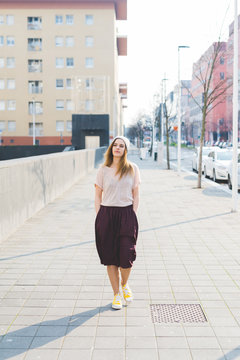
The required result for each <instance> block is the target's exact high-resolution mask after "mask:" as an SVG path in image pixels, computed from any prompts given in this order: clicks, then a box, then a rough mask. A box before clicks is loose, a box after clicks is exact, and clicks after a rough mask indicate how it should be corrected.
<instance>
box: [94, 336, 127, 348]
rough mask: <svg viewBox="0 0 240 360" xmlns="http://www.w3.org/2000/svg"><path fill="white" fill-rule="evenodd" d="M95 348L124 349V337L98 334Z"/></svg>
mask: <svg viewBox="0 0 240 360" xmlns="http://www.w3.org/2000/svg"><path fill="white" fill-rule="evenodd" d="M94 348H95V349H124V348H125V337H123V336H122V337H121V336H118V337H116V336H112V337H110V336H102V337H101V336H98V337H96V340H95V344H94Z"/></svg>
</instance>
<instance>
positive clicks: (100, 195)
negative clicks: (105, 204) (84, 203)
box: [95, 185, 103, 214]
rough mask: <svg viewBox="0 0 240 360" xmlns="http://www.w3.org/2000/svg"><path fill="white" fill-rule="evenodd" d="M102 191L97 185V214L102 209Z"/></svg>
mask: <svg viewBox="0 0 240 360" xmlns="http://www.w3.org/2000/svg"><path fill="white" fill-rule="evenodd" d="M102 192H103V191H102V189H101V188H100V187H99V186H97V185H95V210H96V214H97V213H98V212H99V209H100V205H101V202H102Z"/></svg>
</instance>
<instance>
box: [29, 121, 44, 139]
mask: <svg viewBox="0 0 240 360" xmlns="http://www.w3.org/2000/svg"><path fill="white" fill-rule="evenodd" d="M28 135H30V136H33V123H29V124H28ZM35 136H43V123H42V122H36V123H35Z"/></svg>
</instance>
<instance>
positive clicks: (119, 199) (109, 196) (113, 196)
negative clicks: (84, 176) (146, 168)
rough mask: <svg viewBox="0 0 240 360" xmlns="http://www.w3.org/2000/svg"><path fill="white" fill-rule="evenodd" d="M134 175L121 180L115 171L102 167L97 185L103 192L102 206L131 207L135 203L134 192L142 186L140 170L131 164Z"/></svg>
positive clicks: (98, 173) (97, 178)
mask: <svg viewBox="0 0 240 360" xmlns="http://www.w3.org/2000/svg"><path fill="white" fill-rule="evenodd" d="M131 164H132V166H133V169H134V175H131V174H128V175H125V176H123V177H122V178H121V179H119V174H118V175H115V169H113V168H111V167H108V166H101V167H100V168H99V169H98V172H97V177H96V181H95V185H97V186H99V187H100V188H101V189H102V190H103V197H102V202H101V205H104V206H129V205H132V203H133V196H132V190H133V189H134V188H135V187H136V186H138V185H139V184H140V182H141V181H140V173H139V168H138V166H137V165H136V164H134V163H131Z"/></svg>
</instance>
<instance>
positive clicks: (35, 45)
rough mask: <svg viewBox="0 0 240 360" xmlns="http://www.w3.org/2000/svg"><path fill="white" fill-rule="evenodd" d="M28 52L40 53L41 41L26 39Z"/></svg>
mask: <svg viewBox="0 0 240 360" xmlns="http://www.w3.org/2000/svg"><path fill="white" fill-rule="evenodd" d="M28 51H42V39H28Z"/></svg>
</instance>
